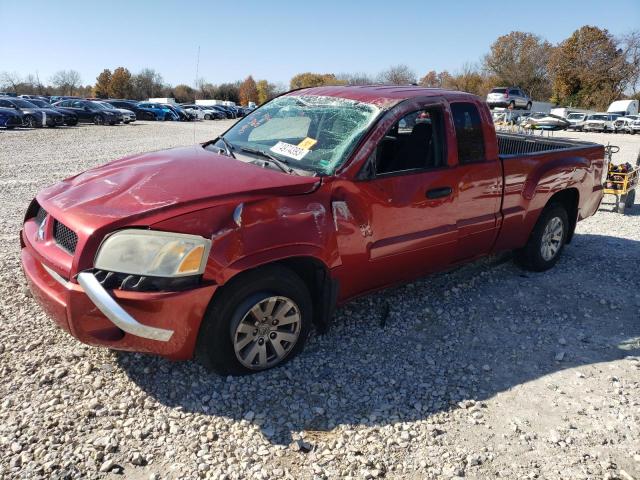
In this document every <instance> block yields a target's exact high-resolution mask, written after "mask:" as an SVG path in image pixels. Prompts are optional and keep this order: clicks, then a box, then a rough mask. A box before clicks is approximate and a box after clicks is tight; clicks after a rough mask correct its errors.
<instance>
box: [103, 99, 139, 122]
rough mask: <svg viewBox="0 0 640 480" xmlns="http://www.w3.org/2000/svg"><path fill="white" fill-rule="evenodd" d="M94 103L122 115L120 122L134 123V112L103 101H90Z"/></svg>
mask: <svg viewBox="0 0 640 480" xmlns="http://www.w3.org/2000/svg"><path fill="white" fill-rule="evenodd" d="M92 101H93V102H94V103H97V104H98V105H102V106H103V107H104V108H106V109H107V110H116V111H118V112H120V114H121V115H122V122H123V123H126V124H129V123H131V122H135V121H136V114H135V112H133V111H131V110H128V109H126V108H118V107H116V106H115V105H113V104H111V103H109V102H107V101H105V100H92Z"/></svg>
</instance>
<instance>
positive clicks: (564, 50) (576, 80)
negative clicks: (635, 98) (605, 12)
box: [549, 25, 632, 110]
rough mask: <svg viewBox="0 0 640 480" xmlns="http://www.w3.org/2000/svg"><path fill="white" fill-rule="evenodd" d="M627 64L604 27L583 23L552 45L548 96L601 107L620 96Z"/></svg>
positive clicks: (627, 67)
mask: <svg viewBox="0 0 640 480" xmlns="http://www.w3.org/2000/svg"><path fill="white" fill-rule="evenodd" d="M631 67H632V66H631V65H629V64H628V62H627V58H626V56H625V54H624V51H623V50H622V49H621V48H619V46H618V45H617V43H616V41H615V39H614V38H613V37H612V36H611V34H610V33H609V32H608V31H607V30H604V29H600V28H598V27H593V26H590V25H585V26H583V27H581V28H580V29H578V30H576V31H575V32H573V34H571V36H570V37H569V38H568V39H566V40H564V41H563V42H561V43H560V45H558V47H557V48H555V49H554V52H553V55H552V56H551V59H550V61H549V69H550V71H551V72H552V76H553V98H552V100H553V101H555V102H558V103H560V104H566V105H569V104H573V105H578V106H582V107H587V108H595V109H599V110H603V109H605V108H606V107H607V106H608V105H609V104H610V103H611V102H612V101H614V100H616V99H618V98H620V97H621V96H622V94H623V92H624V88H625V87H626V86H627V84H628V79H629V77H630V76H631V74H632V68H631Z"/></svg>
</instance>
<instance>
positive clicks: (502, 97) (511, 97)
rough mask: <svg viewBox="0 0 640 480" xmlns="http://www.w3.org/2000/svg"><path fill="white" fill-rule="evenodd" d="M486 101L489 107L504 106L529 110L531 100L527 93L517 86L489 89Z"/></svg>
mask: <svg viewBox="0 0 640 480" xmlns="http://www.w3.org/2000/svg"><path fill="white" fill-rule="evenodd" d="M487 103H488V104H489V108H494V107H505V108H509V107H511V108H513V109H514V110H515V109H516V108H524V109H526V110H531V105H532V101H531V98H530V97H529V95H527V94H526V93H524V92H523V91H522V90H520V89H519V88H518V87H496V88H493V89H491V91H490V92H489V94H488V95H487Z"/></svg>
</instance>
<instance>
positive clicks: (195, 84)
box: [193, 45, 200, 143]
mask: <svg viewBox="0 0 640 480" xmlns="http://www.w3.org/2000/svg"><path fill="white" fill-rule="evenodd" d="M199 70H200V45H198V55H197V57H196V78H195V80H194V81H193V90H194V97H193V99H194V100H196V97H197V96H198V73H199ZM196 120H197V119H196ZM193 143H196V122H193Z"/></svg>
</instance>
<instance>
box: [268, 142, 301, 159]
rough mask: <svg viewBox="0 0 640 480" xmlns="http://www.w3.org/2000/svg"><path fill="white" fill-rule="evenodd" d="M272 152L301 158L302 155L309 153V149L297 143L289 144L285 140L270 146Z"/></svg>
mask: <svg viewBox="0 0 640 480" xmlns="http://www.w3.org/2000/svg"><path fill="white" fill-rule="evenodd" d="M270 150H271V151H272V152H273V153H279V154H280V155H284V156H285V157H289V158H293V159H294V160H302V159H303V158H304V156H305V155H306V154H307V153H309V150H307V149H305V148H300V147H298V146H297V145H291V144H290V143H286V142H278V143H276V144H275V145H274V146H273V147H271V148H270Z"/></svg>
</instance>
